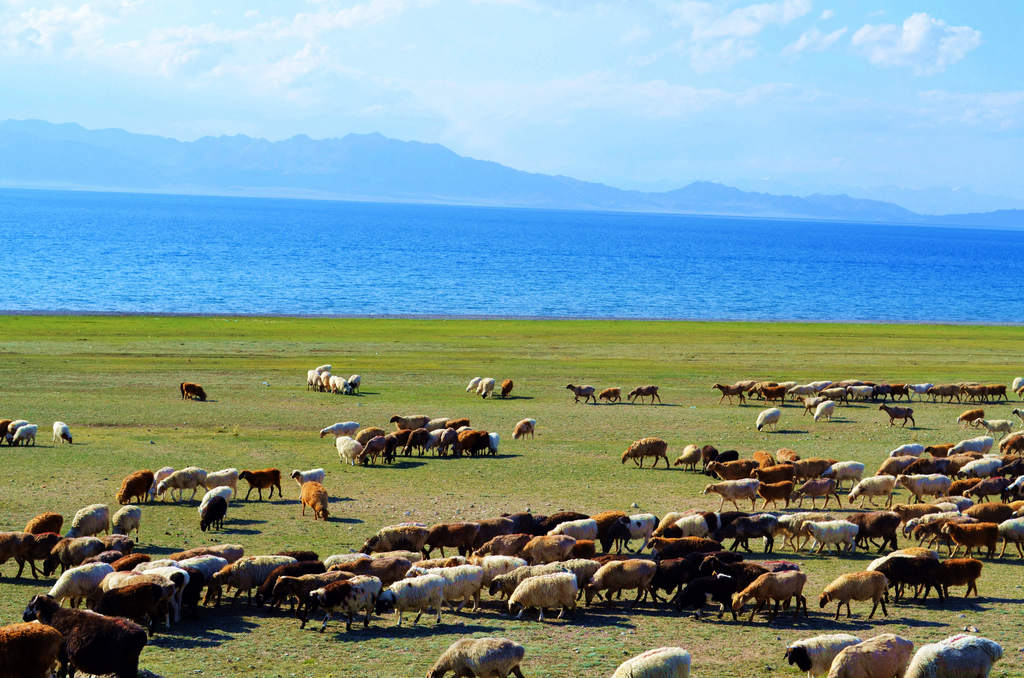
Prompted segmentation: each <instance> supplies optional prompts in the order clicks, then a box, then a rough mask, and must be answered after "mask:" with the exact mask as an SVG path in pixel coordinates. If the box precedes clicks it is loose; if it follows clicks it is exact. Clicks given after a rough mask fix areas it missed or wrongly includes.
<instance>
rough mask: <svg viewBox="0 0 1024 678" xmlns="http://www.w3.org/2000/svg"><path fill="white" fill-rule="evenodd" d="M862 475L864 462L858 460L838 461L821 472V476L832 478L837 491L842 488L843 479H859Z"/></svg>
mask: <svg viewBox="0 0 1024 678" xmlns="http://www.w3.org/2000/svg"><path fill="white" fill-rule="evenodd" d="M862 475H864V464H862V463H860V462H859V461H840V462H837V463H835V464H832V465H831V466H829V467H828V468H827V469H826V470H825V472H824V473H822V474H821V477H822V478H834V479H835V481H836V490H837V491H838V490H841V489H842V488H843V481H844V480H854V481H859V480H860V478H861V476H862Z"/></svg>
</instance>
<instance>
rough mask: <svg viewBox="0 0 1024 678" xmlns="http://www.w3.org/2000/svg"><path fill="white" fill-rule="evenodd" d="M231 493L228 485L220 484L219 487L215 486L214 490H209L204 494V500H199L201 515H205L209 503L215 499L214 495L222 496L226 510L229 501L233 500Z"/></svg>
mask: <svg viewBox="0 0 1024 678" xmlns="http://www.w3.org/2000/svg"><path fill="white" fill-rule="evenodd" d="M231 495H232V492H231V488H230V487H228V486H227V485H220V486H218V487H215V488H213V489H212V490H207V492H206V494H204V495H203V499H202V501H200V502H199V515H200V516H202V515H203V512H204V510H205V509H206V507H207V506H208V505H209V503H210V502H211V501H213V498H214V497H220V498H221V499H223V500H224V510H225V511H226V510H227V503H228V502H229V501H231ZM221 518H223V516H221Z"/></svg>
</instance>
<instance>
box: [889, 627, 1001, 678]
mask: <svg viewBox="0 0 1024 678" xmlns="http://www.w3.org/2000/svg"><path fill="white" fill-rule="evenodd" d="M1002 656H1003V648H1002V646H1001V645H999V643H997V642H995V641H992V640H989V639H988V638H979V637H978V636H969V635H956V636H951V637H949V638H946V639H945V640H941V641H939V642H938V643H931V644H929V645H922V646H921V649H919V650H918V651H917V652H916V653H915V654H914V658H913V659H911V660H910V665H909V666H908V667H907V670H906V673H904V674H903V676H904V678H960V677H961V676H972V677H976V678H988V675H989V673H990V672H991V671H992V665H993V664H995V663H996V662H997V661H999V660H1000V659H1001V658H1002Z"/></svg>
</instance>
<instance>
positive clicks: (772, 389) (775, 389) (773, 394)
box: [758, 386, 786, 404]
mask: <svg viewBox="0 0 1024 678" xmlns="http://www.w3.org/2000/svg"><path fill="white" fill-rule="evenodd" d="M758 392H759V393H760V394H761V395H762V396H763V397H764V399H765V402H771V401H773V400H778V401H779V402H780V403H782V404H785V402H786V387H785V386H762V387H760V389H759V390H758Z"/></svg>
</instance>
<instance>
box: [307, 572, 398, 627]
mask: <svg viewBox="0 0 1024 678" xmlns="http://www.w3.org/2000/svg"><path fill="white" fill-rule="evenodd" d="M382 588H383V587H382V585H381V581H380V579H377V578H376V577H370V576H366V575H359V576H355V577H352V578H351V579H346V580H341V581H335V582H331V583H330V584H328V585H326V586H324V587H323V588H320V589H314V590H313V591H310V593H309V600H310V605H311V606H312V605H316V606H317V607H318V608H319V609H321V610H323V611H324V619H323V622H322V623H321V624H320V632H321V633H322V632H323V630H324V629H325V628H327V622H328V620H329V619H330V618H331V616H332V615H333V614H335V613H341V614H343V615H345V617H346V618H345V630H346V631H351V630H352V620H353V619H354V618H355V615H356V614H357V613H359V612H365V615H366V616H365V617H364V619H363V627H364V628H367V627H369V626H370V616H371V615H372V614H373V610H374V608H375V607H376V605H377V599H378V597H379V596H380V593H381V589H382ZM305 624H306V617H305V616H304V617H303V619H302V626H303V627H304V626H305Z"/></svg>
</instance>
